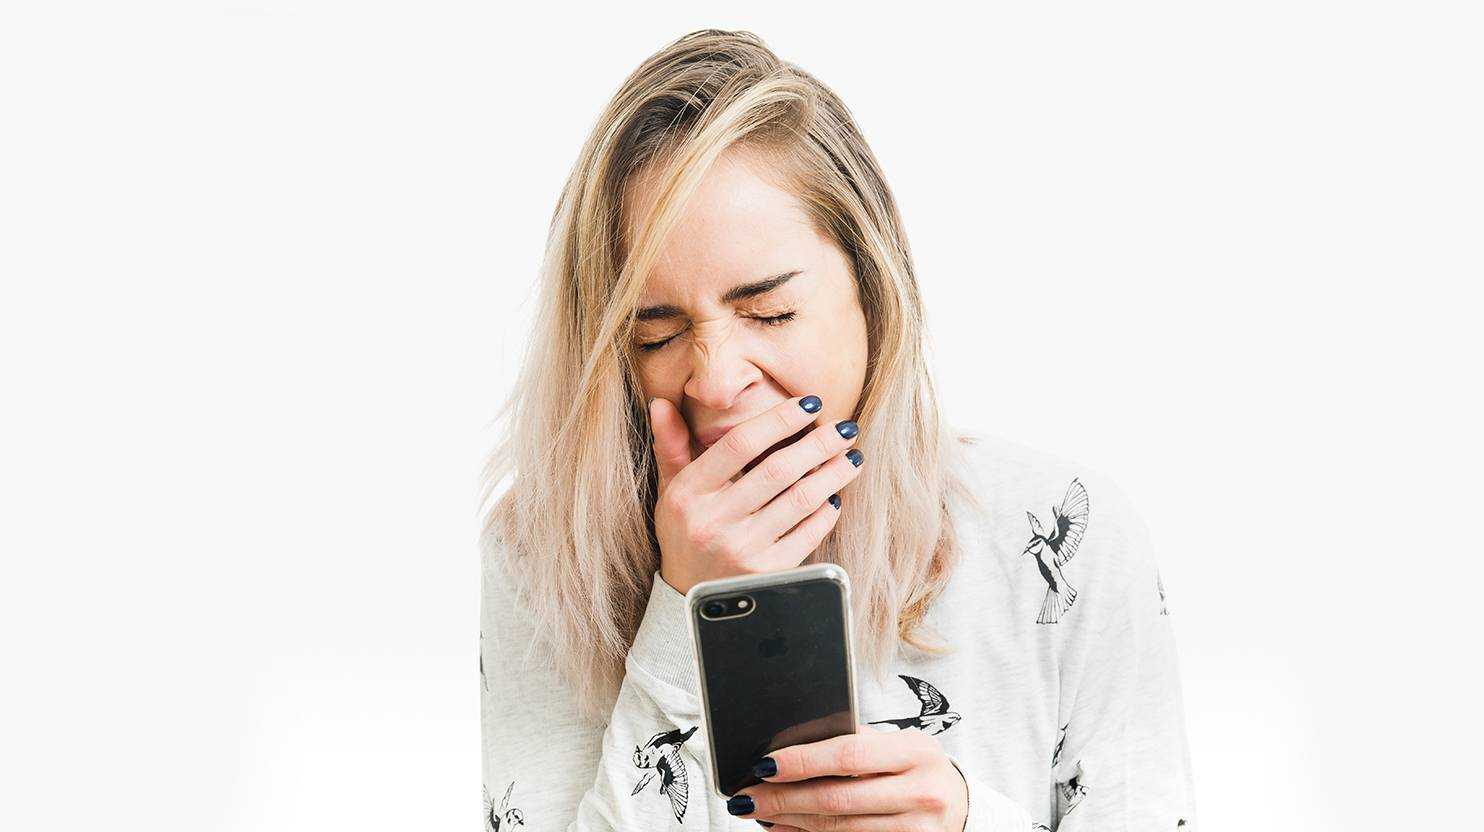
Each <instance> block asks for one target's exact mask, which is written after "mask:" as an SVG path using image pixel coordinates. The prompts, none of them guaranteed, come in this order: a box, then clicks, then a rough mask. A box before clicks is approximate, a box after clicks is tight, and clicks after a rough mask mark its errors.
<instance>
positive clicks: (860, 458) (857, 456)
mask: <svg viewBox="0 0 1484 832" xmlns="http://www.w3.org/2000/svg"><path fill="white" fill-rule="evenodd" d="M845 458H846V459H848V460H850V464H851V465H854V466H855V467H857V468H859V467H861V463H862V462H865V461H866V455H865V454H863V453H861V449H860V448H851V449H850V453H848V454H846V455H845Z"/></svg>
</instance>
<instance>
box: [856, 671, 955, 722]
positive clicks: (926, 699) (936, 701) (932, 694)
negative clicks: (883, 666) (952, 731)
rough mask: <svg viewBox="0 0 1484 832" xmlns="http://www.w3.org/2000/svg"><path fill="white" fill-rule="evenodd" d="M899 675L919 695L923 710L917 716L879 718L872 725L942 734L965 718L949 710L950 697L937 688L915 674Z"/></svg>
mask: <svg viewBox="0 0 1484 832" xmlns="http://www.w3.org/2000/svg"><path fill="white" fill-rule="evenodd" d="M897 677H898V678H899V679H901V680H902V681H903V682H906V683H907V687H909V688H911V689H912V692H913V693H914V694H916V695H917V699H918V701H919V702H921V703H922V711H921V712H920V713H919V714H918V715H917V716H909V717H904V718H902V719H878V720H876V721H875V722H872V723H871V724H872V725H895V726H897V727H898V728H900V729H902V730H904V731H905V730H907V729H908V728H918V729H920V730H922V731H923V732H925V733H927V734H941V733H943V732H944V731H947V730H948V729H949V728H952V727H953V726H954V725H956V724H957V723H958V721H959V720H960V719H963V717H962V716H960V715H958V714H956V713H954V712H953V711H950V710H948V697H946V696H944V695H943V694H941V693H939V692H938V689H937V688H935V687H933V686H932V685H930V684H928V683H927V682H924V681H923V680H921V679H918V678H917V677H915V676H903V675H902V674H900V673H899V674H897Z"/></svg>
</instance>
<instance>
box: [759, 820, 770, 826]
mask: <svg viewBox="0 0 1484 832" xmlns="http://www.w3.org/2000/svg"><path fill="white" fill-rule="evenodd" d="M757 825H758V826H772V825H773V823H772V821H766V820H760V821H758V822H757Z"/></svg>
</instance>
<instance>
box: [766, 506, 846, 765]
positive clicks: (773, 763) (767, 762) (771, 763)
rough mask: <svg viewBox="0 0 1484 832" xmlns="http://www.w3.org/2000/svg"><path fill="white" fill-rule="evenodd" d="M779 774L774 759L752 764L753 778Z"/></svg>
mask: <svg viewBox="0 0 1484 832" xmlns="http://www.w3.org/2000/svg"><path fill="white" fill-rule="evenodd" d="M830 505H832V506H834V507H835V508H839V507H840V495H839V494H831V495H830ZM777 773H778V761H777V760H775V759H773V758H772V757H764V758H762V759H761V760H758V761H757V762H756V763H753V764H752V776H753V777H772V776H773V775H775V774H777Z"/></svg>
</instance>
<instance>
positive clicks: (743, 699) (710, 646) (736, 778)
mask: <svg viewBox="0 0 1484 832" xmlns="http://www.w3.org/2000/svg"><path fill="white" fill-rule="evenodd" d="M686 607H687V609H688V611H689V615H690V621H691V637H692V643H693V644H694V645H695V653H696V672H697V674H698V676H699V679H700V687H701V710H702V715H703V718H704V720H705V723H706V737H707V740H708V744H709V750H710V752H711V782H712V783H713V784H715V788H716V790H717V792H718V793H719V794H721V795H722V796H723V797H731V796H732V795H734V794H736V793H737V792H739V791H741V790H742V789H745V788H747V787H748V786H753V785H756V784H758V783H761V782H762V781H761V780H759V779H758V778H757V777H755V776H754V775H753V773H752V766H753V764H754V763H756V762H757V761H758V760H759V759H761V758H763V757H766V756H767V755H768V754H770V753H771V752H773V751H776V750H778V749H779V748H783V747H785V746H790V745H798V744H800V743H808V742H818V741H820V740H825V739H829V738H830V737H836V736H840V735H841V734H851V733H854V732H855V727H856V699H855V665H854V660H853V658H852V654H851V648H850V633H851V627H850V581H849V578H848V577H847V576H846V574H845V570H844V569H841V568H840V567H839V566H836V565H834V564H816V565H811V566H800V567H797V568H794V569H788V570H785V571H782V572H770V573H766V574H762V575H744V576H739V577H736V578H723V579H721V580H715V581H703V582H701V583H698V584H696V585H695V586H693V587H691V590H690V592H688V593H686Z"/></svg>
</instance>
